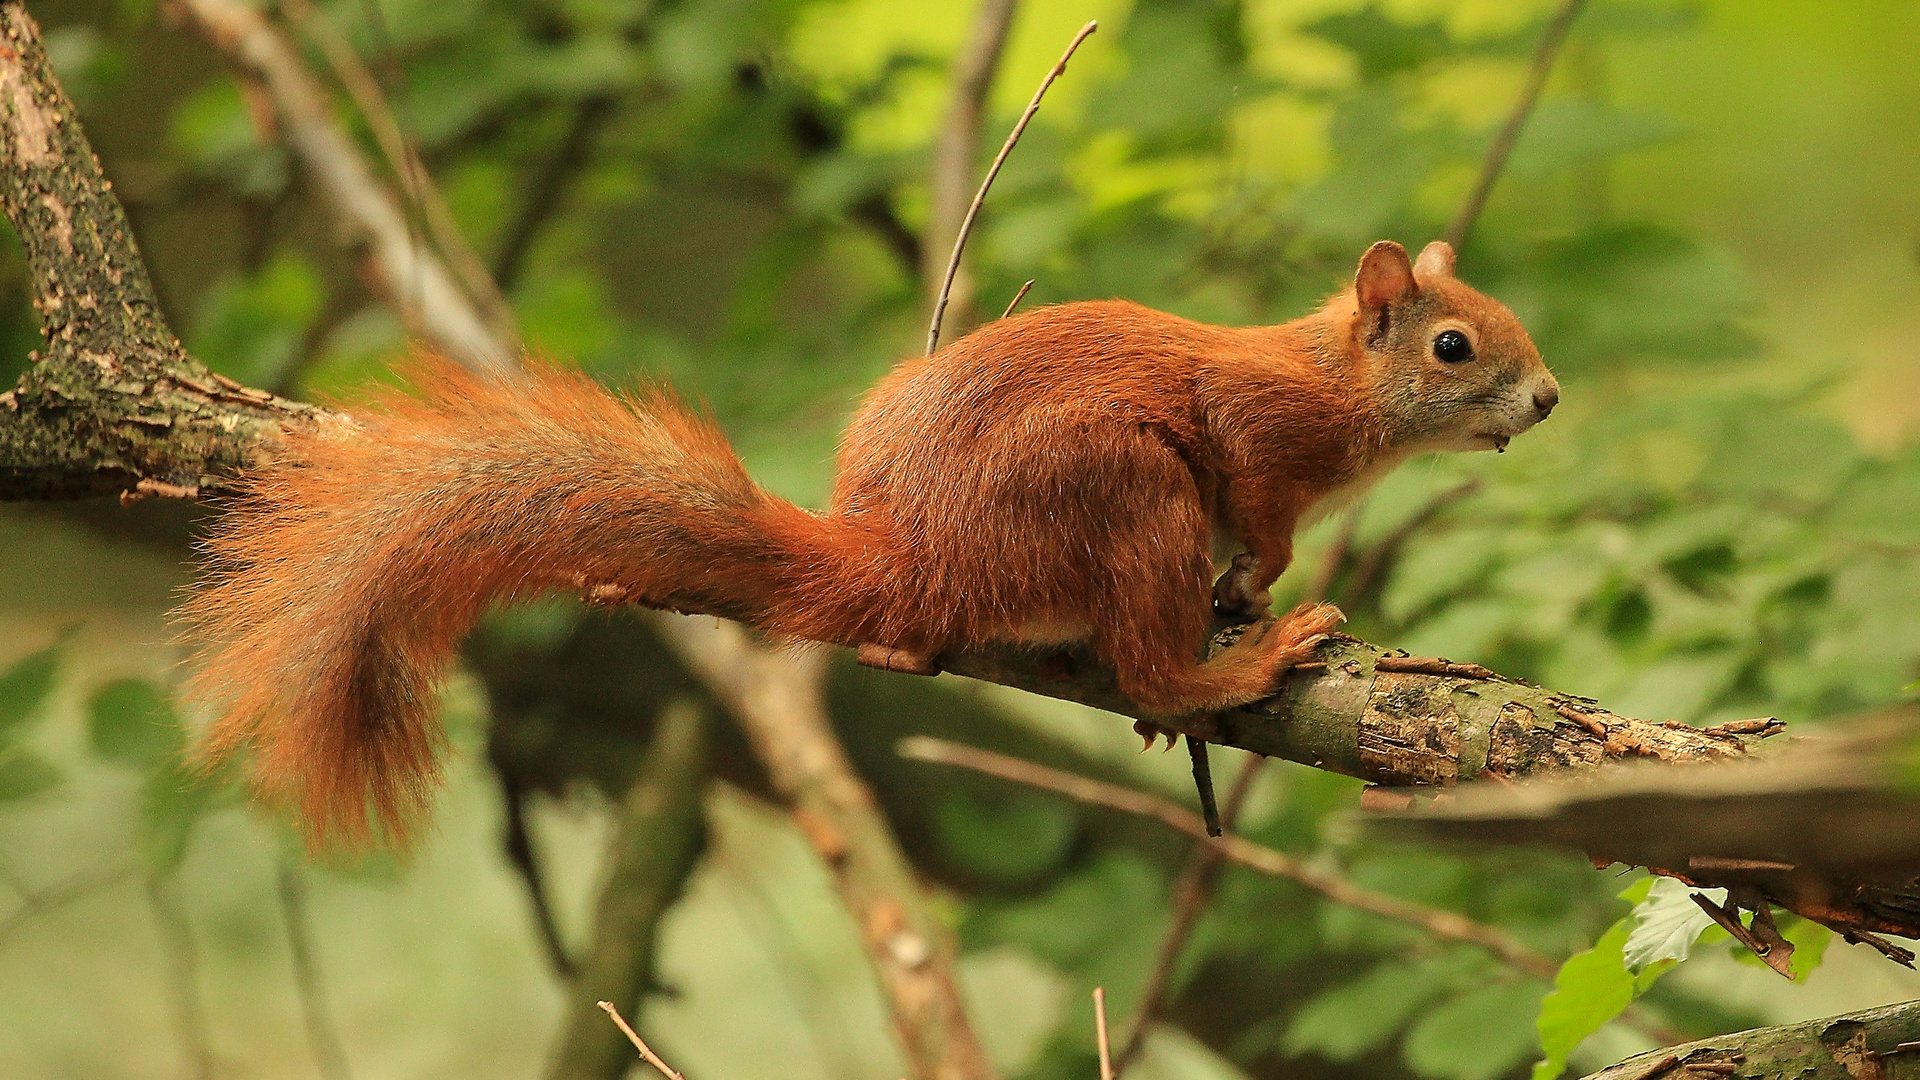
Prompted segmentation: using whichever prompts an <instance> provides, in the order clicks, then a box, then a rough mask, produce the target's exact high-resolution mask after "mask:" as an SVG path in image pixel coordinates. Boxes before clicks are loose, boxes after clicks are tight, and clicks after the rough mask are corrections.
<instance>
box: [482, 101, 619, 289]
mask: <svg viewBox="0 0 1920 1080" xmlns="http://www.w3.org/2000/svg"><path fill="white" fill-rule="evenodd" d="M619 104H620V98H619V97H618V96H617V95H615V94H593V95H590V96H588V97H584V98H581V99H580V101H579V102H578V103H577V104H576V105H575V106H574V112H573V122H572V123H571V124H569V125H568V126H567V133H566V135H564V136H563V137H562V138H561V139H560V145H559V146H558V148H556V149H555V150H554V152H553V153H552V154H551V155H550V156H549V157H548V158H547V160H546V162H545V163H544V164H542V165H541V166H540V169H539V171H538V172H537V173H535V174H534V177H533V179H532V181H531V182H529V183H528V184H527V186H526V189H525V191H524V192H523V193H522V194H521V196H520V198H519V200H518V201H519V210H520V212H519V213H518V214H517V215H516V216H515V217H514V219H513V221H511V222H510V223H508V225H507V228H506V231H505V234H504V236H503V238H502V239H501V241H500V250H499V251H497V252H495V253H494V256H493V280H494V281H495V282H497V283H498V284H499V287H500V289H501V290H502V291H503V292H504V291H507V290H510V289H512V288H513V286H514V282H516V281H518V280H519V278H520V272H521V270H523V269H524V268H525V267H526V262H527V255H528V254H529V253H530V252H531V251H532V250H533V242H534V240H535V239H537V238H538V237H539V235H540V230H541V228H542V227H543V226H545V225H546V223H547V220H548V219H549V218H551V217H552V216H553V213H554V211H556V210H558V209H559V208H560V204H561V202H563V201H564V200H565V198H566V195H567V191H568V190H569V189H570V188H571V187H572V186H573V181H574V178H575V177H577V176H578V175H579V173H580V170H581V168H582V167H584V166H585V165H586V164H587V161H588V160H589V159H590V158H591V156H592V151H593V143H594V138H595V136H596V135H598V134H599V132H600V129H601V128H602V127H605V126H606V123H607V121H609V120H611V119H612V118H613V117H614V116H615V115H616V114H617V113H618V111H619V110H618V109H617V106H618V105H619Z"/></svg>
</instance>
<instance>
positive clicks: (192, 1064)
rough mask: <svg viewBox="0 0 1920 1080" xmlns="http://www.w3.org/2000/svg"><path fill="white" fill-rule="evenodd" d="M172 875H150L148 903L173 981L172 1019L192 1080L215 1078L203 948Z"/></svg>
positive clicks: (171, 996) (188, 1073)
mask: <svg viewBox="0 0 1920 1080" xmlns="http://www.w3.org/2000/svg"><path fill="white" fill-rule="evenodd" d="M174 887H175V885H174V882H173V880H172V879H171V878H165V877H160V876H158V875H151V876H149V877H148V878H147V904H148V906H149V907H150V908H151V909H152V911H153V921H154V925H155V926H156V927H157V928H158V929H159V931H160V944H161V948H162V950H163V951H164V952H165V953H166V956H167V975H168V976H169V977H170V978H171V979H172V980H173V992H172V993H171V994H169V995H168V997H169V998H171V999H172V1002H173V1022H174V1026H175V1028H176V1029H177V1031H178V1033H179V1036H180V1050H181V1052H182V1053H183V1054H185V1055H186V1058H187V1075H189V1076H191V1077H193V1080H212V1077H213V1073H214V1063H213V1046H212V1042H211V1040H210V1039H209V1038H208V1036H207V1015H206V1009H205V1008H204V1007H203V1005H202V1002H201V1000H200V950H199V947H198V946H197V945H195V944H194V940H193V927H192V925H191V924H189V923H188V922H187V913H186V911H184V910H183V909H182V908H181V907H180V900H179V898H178V897H176V896H175V895H174Z"/></svg>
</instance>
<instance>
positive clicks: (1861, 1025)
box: [1586, 1001, 1920, 1080]
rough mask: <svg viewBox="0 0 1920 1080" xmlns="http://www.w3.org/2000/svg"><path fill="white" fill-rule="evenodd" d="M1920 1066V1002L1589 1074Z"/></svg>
mask: <svg viewBox="0 0 1920 1080" xmlns="http://www.w3.org/2000/svg"><path fill="white" fill-rule="evenodd" d="M1915 1070H1920V1001H1909V1002H1906V1003H1905V1004H1901V1005H1888V1006H1885V1007H1883V1008H1878V1009H1868V1010H1866V1011H1864V1012H1856V1013H1846V1014H1844V1015H1841V1016H1830V1017H1827V1018H1825V1019H1821V1020H1807V1021H1804V1022H1802V1023H1798V1024H1786V1025H1783V1026H1780V1027H1766V1028H1754V1029H1753V1030H1751V1031H1736V1032H1734V1033H1733V1034H1731V1035H1716V1036H1714V1037H1713V1038H1710V1039H1701V1040H1699V1041H1698V1042H1691V1043H1687V1044H1685V1045H1684V1046H1674V1047H1668V1048H1666V1049H1663V1050H1654V1051H1651V1052H1649V1053H1645V1054H1641V1055H1639V1056H1638V1057H1631V1058H1628V1059H1627V1060H1625V1061H1623V1062H1621V1063H1619V1064H1618V1065H1614V1066H1612V1067H1610V1068H1606V1069H1602V1070H1601V1071H1599V1072H1597V1073H1594V1074H1592V1075H1591V1076H1588V1077H1587V1078H1586V1080H1704V1078H1707V1077H1737V1076H1749V1077H1763V1076H1765V1077H1789V1076H1790V1077H1794V1078H1795V1080H1892V1078H1893V1077H1896V1076H1911V1075H1915Z"/></svg>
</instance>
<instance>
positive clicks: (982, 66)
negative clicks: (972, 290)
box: [920, 0, 1020, 308]
mask: <svg viewBox="0 0 1920 1080" xmlns="http://www.w3.org/2000/svg"><path fill="white" fill-rule="evenodd" d="M1019 6H1020V5H1019V0H980V6H979V7H977V8H975V9H974V13H973V28H972V30H971V31H970V32H969V33H968V35H967V44H966V47H965V48H963V49H962V50H961V51H960V54H959V55H958V56H956V57H955V58H954V61H953V91H952V92H953V97H952V98H951V100H949V102H948V104H947V116H946V119H945V120H944V121H942V122H941V124H940V130H939V132H938V133H936V134H935V136H934V140H933V170H932V174H931V176H930V177H929V185H928V187H929V191H928V207H927V232H926V237H925V239H924V241H923V242H922V243H921V245H920V253H921V259H922V261H923V262H924V263H925V264H926V265H924V266H923V267H922V268H921V271H920V275H921V279H922V280H923V281H925V282H926V287H927V289H928V291H929V292H932V293H933V294H934V296H935V297H936V299H937V298H938V292H937V290H938V289H940V288H941V285H940V273H941V271H942V270H944V269H945V267H946V264H945V262H944V261H943V260H942V258H941V255H942V253H944V252H946V251H947V250H948V249H949V248H951V247H952V246H953V240H954V237H956V236H958V235H959V233H960V222H961V220H962V219H963V218H964V217H965V216H966V213H967V192H968V189H969V187H970V186H971V182H972V180H973V151H974V146H975V144H977V143H978V142H979V141H980V119H981V115H982V113H984V112H985V110H986V103H987V94H988V92H989V91H991V90H992V89H993V78H994V75H995V73H996V72H998V71H999V70H1000V57H1001V54H1002V53H1004V52H1005V51H1006V45H1007V30H1008V28H1009V27H1011V26H1012V25H1013V14H1014V11H1015V10H1016V9H1018V8H1019ZM958 291H959V292H960V294H961V297H962V298H961V301H960V306H961V307H962V308H964V307H966V306H967V304H966V299H965V295H966V293H967V291H968V290H967V289H966V288H965V287H964V286H962V287H961V288H959V289H958Z"/></svg>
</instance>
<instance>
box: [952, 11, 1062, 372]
mask: <svg viewBox="0 0 1920 1080" xmlns="http://www.w3.org/2000/svg"><path fill="white" fill-rule="evenodd" d="M1099 28H1100V24H1099V23H1098V22H1092V21H1090V22H1088V23H1087V25H1085V26H1083V27H1081V28H1080V32H1079V33H1077V34H1075V35H1073V40H1072V41H1070V42H1068V43H1067V51H1066V52H1064V53H1061V54H1060V60H1059V62H1058V63H1056V64H1054V65H1053V70H1051V71H1049V72H1047V77H1046V78H1044V79H1042V80H1040V88H1039V89H1038V90H1035V91H1034V92H1033V100H1031V101H1029V102H1027V111H1026V112H1023V113H1021V114H1020V120H1019V122H1018V123H1016V124H1014V125H1013V130H1012V131H1011V132H1009V133H1008V134H1007V141H1006V142H1005V143H1003V144H1001V147H1000V152H999V153H998V154H996V155H994V158H993V164H992V165H989V166H987V175H986V177H985V178H984V179H982V180H981V181H980V190H979V191H976V192H974V194H973V205H971V206H969V207H967V216H966V218H965V220H963V221H961V222H960V233H959V235H957V236H955V237H954V238H953V254H952V255H950V256H948V257H947V273H946V276H945V277H944V278H942V279H941V282H940V295H939V297H938V298H937V299H935V300H934V303H933V322H932V323H931V324H930V325H929V326H928V327H927V355H928V356H932V355H933V350H934V347H935V346H937V345H939V344H940V320H941V319H943V318H945V317H946V314H947V298H948V296H949V295H950V294H951V293H952V292H953V276H954V275H955V274H957V273H959V272H960V253H961V252H962V251H965V250H966V247H967V234H969V233H971V232H972V231H973V222H974V219H975V218H978V217H979V216H980V204H981V203H984V202H986V201H987V189H988V188H990V187H992V186H993V178H994V177H996V176H999V175H1000V166H1002V165H1004V164H1006V162H1007V155H1008V154H1011V153H1013V147H1014V144H1015V143H1018V142H1019V141H1020V135H1021V133H1022V132H1024V131H1026V130H1027V123H1028V121H1030V120H1032V119H1033V114H1034V113H1037V112H1039V111H1040V99H1041V98H1043V97H1045V96H1046V94H1047V87H1049V86H1052V85H1053V81H1054V80H1055V79H1058V78H1059V77H1060V75H1061V73H1062V72H1064V71H1066V70H1067V61H1068V60H1071V59H1073V52H1074V50H1075V49H1078V48H1079V47H1080V43H1081V42H1082V41H1085V40H1087V35H1088V34H1091V33H1093V32H1094V31H1095V30H1098V29H1099Z"/></svg>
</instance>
